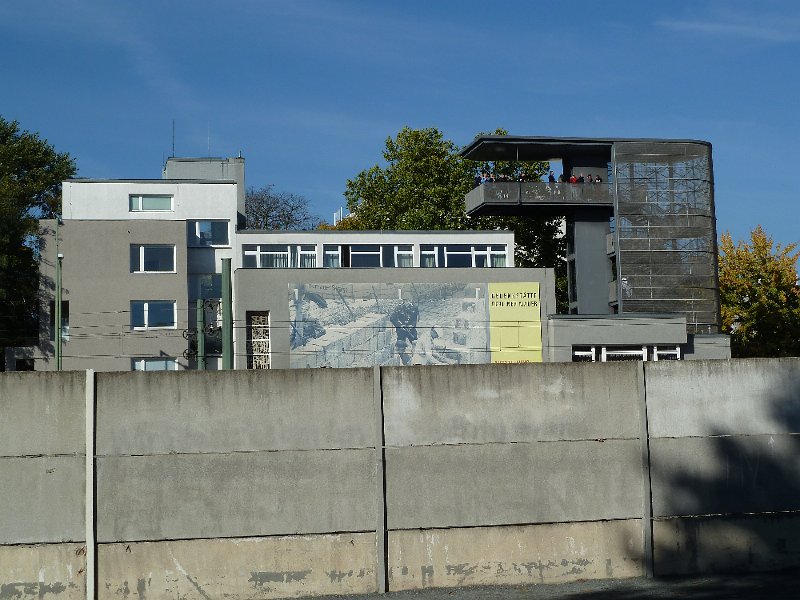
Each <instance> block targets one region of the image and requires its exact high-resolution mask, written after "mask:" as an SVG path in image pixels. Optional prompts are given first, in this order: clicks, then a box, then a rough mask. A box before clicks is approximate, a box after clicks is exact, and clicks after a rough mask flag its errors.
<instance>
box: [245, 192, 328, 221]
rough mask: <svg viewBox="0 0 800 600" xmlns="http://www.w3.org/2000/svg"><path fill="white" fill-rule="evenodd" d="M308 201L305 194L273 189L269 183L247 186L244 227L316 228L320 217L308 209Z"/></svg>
mask: <svg viewBox="0 0 800 600" xmlns="http://www.w3.org/2000/svg"><path fill="white" fill-rule="evenodd" d="M308 204H309V203H308V199H307V198H306V197H305V196H300V195H297V194H291V193H289V192H276V191H275V186H273V185H266V186H264V187H261V188H253V187H251V188H248V190H247V193H246V194H245V212H246V213H247V229H284V230H286V229H294V230H298V229H299V230H304V229H316V228H317V227H319V226H320V224H321V223H322V219H320V218H319V217H318V216H317V215H314V214H312V213H311V211H310V210H309V208H308Z"/></svg>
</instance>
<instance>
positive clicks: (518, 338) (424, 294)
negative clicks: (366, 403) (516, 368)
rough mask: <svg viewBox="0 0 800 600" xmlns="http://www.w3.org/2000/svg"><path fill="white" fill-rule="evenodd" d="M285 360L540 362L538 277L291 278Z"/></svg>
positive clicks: (331, 363)
mask: <svg viewBox="0 0 800 600" xmlns="http://www.w3.org/2000/svg"><path fill="white" fill-rule="evenodd" d="M288 293H289V321H290V343H291V350H290V366H291V367H292V368H309V367H310V368H315V367H340V368H343V367H365V366H373V365H398V366H399V365H445V364H482V363H489V362H541V360H542V331H541V310H540V302H539V300H540V299H539V284H538V283H537V282H512V283H490V284H486V283H290V284H289V289H288Z"/></svg>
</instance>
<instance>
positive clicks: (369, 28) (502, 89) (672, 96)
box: [0, 0, 800, 244]
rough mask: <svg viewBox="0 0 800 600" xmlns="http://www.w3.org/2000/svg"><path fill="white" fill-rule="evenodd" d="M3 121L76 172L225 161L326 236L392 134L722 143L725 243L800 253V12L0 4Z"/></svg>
mask: <svg viewBox="0 0 800 600" xmlns="http://www.w3.org/2000/svg"><path fill="white" fill-rule="evenodd" d="M0 56H2V57H3V59H2V61H0V76H1V77H0V81H1V82H2V84H1V85H0V115H2V116H3V117H4V118H6V119H10V120H14V119H16V120H18V121H19V122H20V124H21V125H22V127H23V128H25V129H28V130H32V131H39V132H40V133H41V134H42V136H43V137H45V138H47V139H48V141H50V142H51V143H52V144H54V145H55V146H56V148H57V149H58V150H60V151H68V152H69V153H70V154H72V155H73V156H74V157H75V158H76V160H77V163H78V168H79V174H80V175H81V176H84V177H101V178H157V177H159V176H160V173H161V166H162V164H163V160H164V157H165V156H168V155H169V154H170V153H171V151H172V122H173V119H174V120H175V124H176V137H175V150H176V154H177V155H179V156H205V155H208V154H209V140H210V150H211V154H212V155H214V156H236V155H237V154H238V153H239V151H241V152H242V154H243V155H244V156H245V158H246V160H247V163H246V169H247V173H246V174H247V183H248V185H253V186H257V187H258V186H261V185H265V184H268V183H272V184H275V186H276V188H277V189H279V190H284V191H290V192H294V193H298V194H303V195H305V196H306V197H308V198H309V200H310V201H311V205H312V208H313V209H314V210H315V212H317V213H318V214H319V215H320V216H322V217H323V218H326V219H328V220H331V218H332V213H333V211H334V210H336V208H338V207H339V206H341V205H342V204H343V203H344V200H343V197H342V191H343V190H344V187H345V181H346V180H347V179H348V178H351V177H353V176H354V175H355V174H356V173H358V172H359V171H361V170H363V169H366V168H368V167H370V166H372V165H374V164H376V163H377V162H379V161H380V158H381V151H382V149H383V145H384V141H385V139H386V138H387V137H388V136H390V135H395V134H396V133H397V131H399V130H400V129H401V128H402V127H403V126H406V125H408V126H411V127H429V126H433V127H437V128H439V129H440V130H441V131H442V132H443V133H444V135H445V136H446V137H447V138H449V139H452V140H453V141H454V142H455V143H456V144H458V145H465V144H467V143H468V142H470V141H471V140H472V139H473V137H474V136H475V134H476V133H477V132H479V131H488V130H493V129H495V128H496V127H504V128H506V129H508V130H509V131H510V132H511V133H513V134H516V135H546V136H582V137H665V138H693V139H704V140H708V141H710V142H711V143H712V144H713V146H714V167H715V178H716V202H717V218H718V230H719V231H726V230H727V231H730V232H731V233H732V234H733V236H734V238H742V237H745V236H747V235H748V233H749V231H750V229H752V227H754V226H755V225H756V224H759V223H760V224H762V225H763V226H764V227H765V229H766V230H767V232H768V233H770V234H771V235H772V236H773V237H774V238H775V239H776V241H778V242H781V243H784V244H785V243H790V242H795V241H798V240H800V226H798V223H799V222H800V219H798V217H797V215H798V210H797V207H798V206H799V205H800V195H798V193H797V190H798V188H800V172H798V171H797V166H798V164H800V156H798V154H800V150H799V148H800V145H798V144H797V138H798V135H799V134H800V131H798V122H799V121H800V117H798V114H797V112H798V111H797V108H798V106H800V102H798V96H800V75H799V74H800V2H796V1H795V0H782V1H774V2H773V1H764V2H752V1H749V2H745V1H738V0H724V1H692V2H687V1H678V0H661V1H660V2H639V1H635V2H634V1H632V0H631V1H629V2H620V1H609V0H604V1H603V2H597V1H593V2H589V1H575V2H569V1H567V2H559V3H553V2H534V1H525V2H522V1H520V2H514V1H507V2H503V3H497V4H493V3H487V2H473V1H468V0H460V1H458V2H443V1H441V2H434V1H430V0H428V1H424V2H421V1H417V0H404V1H403V2H379V1H377V0H373V1H366V0H365V1H346V0H342V1H337V2H333V1H323V0H315V1H299V0H296V1H289V0H284V1H281V2H272V1H268V0H262V1H256V0H238V1H237V2H209V1H206V0H193V1H191V2H190V1H170V2H164V1H163V0H162V1H153V0H139V1H137V2H107V1H101V0H72V1H70V2H63V1H60V0H59V1H55V0H37V1H34V2H32V1H29V0H4V1H3V2H2V4H0Z"/></svg>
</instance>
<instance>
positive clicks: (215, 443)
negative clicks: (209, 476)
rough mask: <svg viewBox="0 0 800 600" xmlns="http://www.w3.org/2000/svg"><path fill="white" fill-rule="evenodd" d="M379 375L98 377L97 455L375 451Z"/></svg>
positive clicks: (282, 373) (352, 372)
mask: <svg viewBox="0 0 800 600" xmlns="http://www.w3.org/2000/svg"><path fill="white" fill-rule="evenodd" d="M372 376H373V375H372V369H348V370H341V371H340V370H327V369H320V370H313V371H299V370H298V371H290V370H282V371H280V370H275V371H267V372H265V371H236V372H224V371H207V372H204V373H197V372H179V373H174V372H169V373H147V374H143V373H98V375H97V390H98V414H97V453H98V454H100V455H103V454H160V453H168V452H227V451H253V450H287V449H288V450H307V449H319V448H358V447H366V446H375V428H374V425H373V421H372V416H371V415H372V413H373V412H374V407H373V405H372Z"/></svg>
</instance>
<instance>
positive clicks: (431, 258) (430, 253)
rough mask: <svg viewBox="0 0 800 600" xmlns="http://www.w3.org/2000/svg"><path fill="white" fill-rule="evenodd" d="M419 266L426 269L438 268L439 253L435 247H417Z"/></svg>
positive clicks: (424, 245) (425, 245)
mask: <svg viewBox="0 0 800 600" xmlns="http://www.w3.org/2000/svg"><path fill="white" fill-rule="evenodd" d="M419 266H420V267H428V268H430V267H438V266H439V253H438V252H437V248H436V246H430V245H427V244H423V245H421V246H420V247H419Z"/></svg>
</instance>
